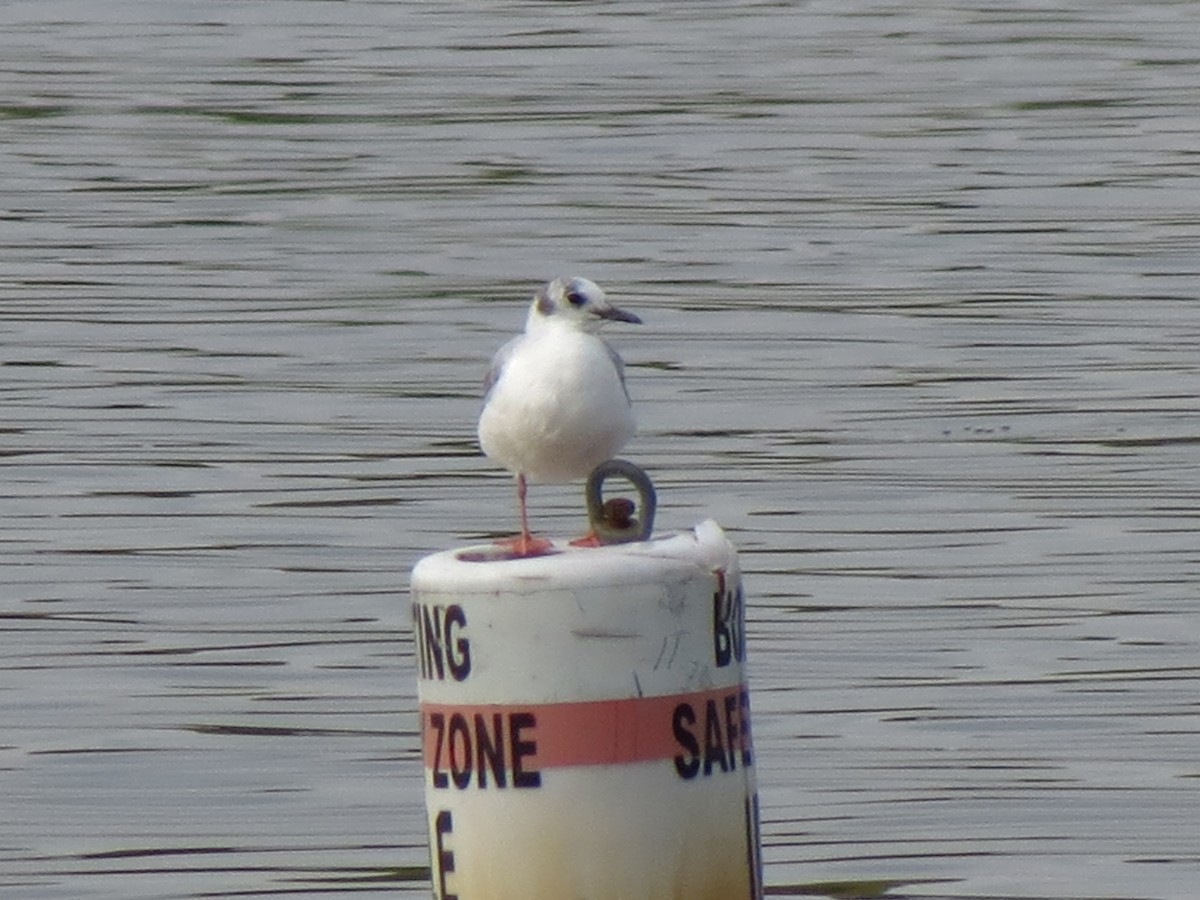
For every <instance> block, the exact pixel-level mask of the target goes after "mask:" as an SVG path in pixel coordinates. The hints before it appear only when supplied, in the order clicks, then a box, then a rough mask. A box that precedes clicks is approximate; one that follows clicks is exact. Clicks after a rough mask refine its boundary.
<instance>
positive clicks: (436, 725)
mask: <svg viewBox="0 0 1200 900" xmlns="http://www.w3.org/2000/svg"><path fill="white" fill-rule="evenodd" d="M427 721H428V722H429V727H430V728H432V729H433V733H434V740H433V786H434V787H435V788H446V787H449V786H450V779H449V778H447V777H446V773H445V772H444V771H442V753H443V751H444V750H445V747H446V717H445V716H444V715H442V714H441V713H430V714H429V718H428V719H427Z"/></svg>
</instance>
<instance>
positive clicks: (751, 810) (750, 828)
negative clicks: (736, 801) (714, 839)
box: [745, 794, 762, 897]
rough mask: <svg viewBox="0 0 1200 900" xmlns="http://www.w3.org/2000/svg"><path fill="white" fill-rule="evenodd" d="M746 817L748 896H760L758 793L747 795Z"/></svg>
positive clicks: (760, 851)
mask: <svg viewBox="0 0 1200 900" xmlns="http://www.w3.org/2000/svg"><path fill="white" fill-rule="evenodd" d="M745 819H746V869H747V870H748V871H749V872H750V896H751V897H761V896H762V834H761V833H760V827H759V824H758V794H754V795H753V796H752V797H747V798H746V802H745Z"/></svg>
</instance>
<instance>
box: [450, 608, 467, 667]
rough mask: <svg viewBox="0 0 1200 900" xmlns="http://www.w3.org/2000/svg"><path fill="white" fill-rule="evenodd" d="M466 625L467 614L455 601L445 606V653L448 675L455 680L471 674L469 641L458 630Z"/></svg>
mask: <svg viewBox="0 0 1200 900" xmlns="http://www.w3.org/2000/svg"><path fill="white" fill-rule="evenodd" d="M466 627H467V614H466V613H465V612H463V608H462V607H461V606H459V605H458V604H457V603H452V604H450V605H449V606H447V607H446V653H447V662H449V664H450V675H451V676H452V677H453V678H454V680H455V681H465V680H466V678H467V676H468V675H470V674H471V643H470V641H468V640H467V639H466V638H465V637H461V636H459V632H460V631H461V630H462V629H463V628H466Z"/></svg>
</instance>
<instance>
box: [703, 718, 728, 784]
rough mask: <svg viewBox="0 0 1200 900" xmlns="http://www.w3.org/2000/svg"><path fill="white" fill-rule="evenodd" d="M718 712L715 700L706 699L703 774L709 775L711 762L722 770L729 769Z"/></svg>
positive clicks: (711, 766)
mask: <svg viewBox="0 0 1200 900" xmlns="http://www.w3.org/2000/svg"><path fill="white" fill-rule="evenodd" d="M720 715H721V714H720V713H719V712H717V702H716V701H715V700H708V701H706V702H705V704H704V774H705V775H711V774H712V768H713V763H716V764H717V765H719V766H720V767H721V771H722V772H728V771H729V760H728V759H726V757H725V742H724V735H723V734H722V729H721V718H720Z"/></svg>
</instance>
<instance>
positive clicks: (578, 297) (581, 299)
mask: <svg viewBox="0 0 1200 900" xmlns="http://www.w3.org/2000/svg"><path fill="white" fill-rule="evenodd" d="M566 296H567V302H568V303H570V304H571V305H572V306H583V304H585V303H587V299H588V298H587V294H584V293H582V292H580V291H567V295H566Z"/></svg>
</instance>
